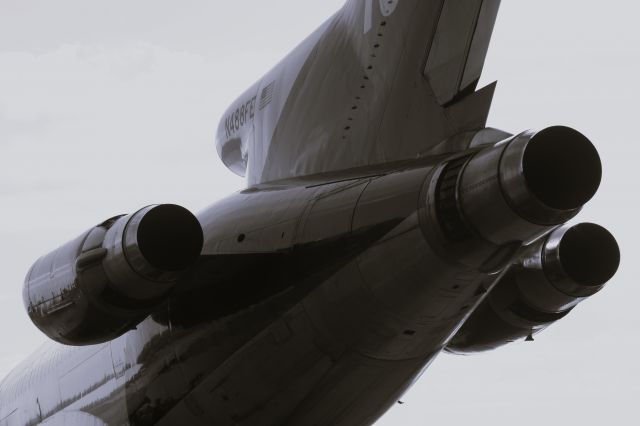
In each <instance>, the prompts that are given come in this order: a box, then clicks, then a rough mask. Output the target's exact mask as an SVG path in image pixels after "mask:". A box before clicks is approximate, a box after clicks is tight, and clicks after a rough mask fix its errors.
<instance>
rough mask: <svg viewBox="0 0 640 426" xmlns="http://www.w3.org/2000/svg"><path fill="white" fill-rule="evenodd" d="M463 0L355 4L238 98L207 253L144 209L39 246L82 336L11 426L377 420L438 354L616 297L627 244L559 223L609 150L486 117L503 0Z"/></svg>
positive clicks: (35, 285) (71, 328) (27, 396)
mask: <svg viewBox="0 0 640 426" xmlns="http://www.w3.org/2000/svg"><path fill="white" fill-rule="evenodd" d="M461 4H462V3H461V2H458V1H457V0H456V1H454V0H433V1H424V0H349V1H347V2H346V4H345V5H344V7H343V8H342V9H341V10H340V11H339V12H338V13H336V14H335V15H334V16H333V17H332V18H330V19H329V21H327V23H326V24H324V25H323V26H322V27H321V28H320V29H318V30H317V31H316V32H315V33H313V34H312V35H311V36H310V37H309V38H308V39H307V40H305V41H304V42H303V43H302V44H301V45H300V46H299V47H298V48H296V50H294V52H292V54H291V55H290V56H288V57H287V58H285V59H284V60H283V61H282V62H281V63H280V64H279V65H277V66H276V67H275V68H274V69H273V70H272V71H271V72H270V73H268V74H267V75H266V76H264V77H263V78H262V79H260V80H259V81H258V82H257V83H256V84H255V85H254V86H253V87H251V88H250V89H249V90H248V91H247V92H246V93H245V94H243V95H242V96H241V97H240V98H239V99H238V100H237V101H236V102H234V103H233V104H232V106H231V107H230V108H229V110H228V111H227V113H225V115H224V117H223V118H222V120H221V124H220V127H219V129H218V133H217V148H218V153H219V154H220V156H221V158H222V160H223V162H224V163H225V164H226V165H227V167H229V169H231V170H232V171H233V172H235V173H237V174H240V175H244V176H246V178H247V182H248V185H247V189H245V190H243V191H241V192H239V193H236V194H233V195H231V196H229V197H227V198H226V199H223V200H221V201H219V202H217V203H215V204H213V205H212V206H210V207H209V208H207V209H205V210H204V211H202V212H200V213H199V214H197V219H198V222H199V225H200V227H201V229H202V235H203V236H204V244H203V245H202V250H201V252H200V255H199V256H195V257H194V258H193V259H191V258H190V257H188V256H184V252H185V250H187V249H186V248H185V247H191V248H192V247H196V245H197V244H196V245H194V241H196V240H197V238H195V237H193V236H194V235H196V236H197V234H198V232H199V229H198V232H195V233H193V232H191V231H189V232H186V231H183V230H186V229H187V228H188V227H187V228H181V227H180V226H184V222H181V221H180V220H168V221H158V222H155V221H151V222H150V223H154V224H159V225H158V226H157V227H146V228H145V226H143V224H144V223H145V222H144V218H143V217H144V216H143V215H142V213H140V212H138V213H135V214H134V215H132V216H127V217H117V218H115V219H113V220H111V221H107V222H104V223H103V224H101V225H99V226H97V227H96V228H93V229H92V230H90V231H88V232H87V233H85V234H83V236H82V237H80V238H79V239H77V240H74V241H72V242H71V243H69V244H68V245H65V246H62V247H61V248H60V249H58V250H56V251H53V252H52V253H51V254H50V255H47V256H45V257H43V258H42V259H41V260H39V261H37V262H36V264H35V266H34V268H33V271H35V272H33V271H32V273H30V274H29V275H28V276H27V280H26V284H25V300H26V301H27V303H26V305H27V306H26V307H27V310H28V312H29V313H30V315H31V316H32V319H33V320H34V322H35V323H36V324H37V325H38V326H39V327H40V329H41V330H42V331H43V332H44V333H45V334H47V335H48V336H49V337H50V338H51V339H53V340H58V341H62V342H63V343H66V344H71V345H76V346H64V345H61V344H58V343H53V342H50V343H48V344H45V345H44V346H43V347H42V348H41V349H40V350H39V351H38V352H36V353H35V354H33V355H32V356H31V357H30V358H28V359H27V360H25V361H24V362H23V363H22V364H21V365H19V366H18V367H17V368H16V369H15V370H14V371H13V372H12V373H11V374H10V375H9V376H8V377H7V378H5V379H4V381H3V382H2V383H1V384H0V426H18V425H19V426H24V425H30V426H31V425H38V424H42V425H58V424H65V425H93V424H95V425H103V424H105V425H116V426H117V425H155V424H157V425H183V424H189V425H212V424H215V425H283V424H290V425H324V424H326V425H329V424H331V425H364V424H371V423H373V422H375V421H376V420H377V419H378V418H379V417H380V416H381V415H382V414H383V413H384V412H385V411H386V410H387V409H388V408H389V407H390V406H391V405H392V404H394V403H395V402H396V401H397V400H398V398H400V396H401V395H402V394H403V393H404V392H405V391H406V390H407V389H408V388H409V387H410V386H411V385H412V384H413V383H414V382H415V380H417V378H418V377H419V376H420V375H421V373H422V372H423V371H424V370H425V369H426V368H427V367H428V366H429V364H430V363H431V362H432V361H433V360H434V359H435V357H436V356H437V355H438V354H439V353H441V352H442V351H443V350H448V351H450V352H456V353H470V352H475V351H479V350H487V349H493V348H495V347H498V346H500V345H503V344H506V343H508V342H509V341H513V340H515V339H521V338H525V337H527V336H530V335H531V334H533V333H536V332H539V331H541V330H542V329H544V328H546V327H547V326H549V325H550V324H551V323H553V322H554V321H555V320H557V319H560V318H562V317H563V316H565V315H566V314H568V313H569V312H570V310H571V309H572V308H573V307H574V306H575V305H576V304H577V303H579V302H580V301H581V300H583V299H584V298H586V297H589V296H591V295H593V294H595V293H596V292H597V291H599V290H600V289H601V288H602V287H603V285H604V284H605V283H606V282H607V281H608V280H609V279H610V278H611V277H612V276H613V274H614V273H615V270H616V268H617V265H618V261H619V251H618V248H617V245H616V243H615V240H614V239H613V237H612V236H611V235H610V234H608V232H607V231H606V230H604V229H603V228H600V227H598V226H596V225H591V224H583V225H578V226H575V227H570V228H566V227H562V225H563V224H564V223H565V222H566V221H568V220H570V219H572V218H573V217H575V216H576V215H577V214H578V213H579V211H580V209H581V208H582V206H583V205H584V203H586V202H587V201H588V200H589V199H590V198H591V196H593V194H594V193H595V192H596V190H597V187H598V184H599V182H600V174H601V169H600V162H599V158H598V155H597V153H596V152H595V149H594V148H593V145H591V143H590V142H589V140H588V139H586V137H584V136H582V135H581V134H579V133H578V132H576V131H574V130H572V129H568V128H565V127H553V128H549V129H545V130H543V131H540V132H523V133H520V134H517V135H515V136H514V135H512V134H510V133H507V132H503V131H500V130H496V129H489V128H485V126H486V118H487V115H488V112H489V107H490V104H491V99H492V96H493V89H494V87H495V84H492V85H490V86H488V87H486V88H484V89H480V90H478V91H476V90H475V89H476V83H477V81H478V78H479V76H480V72H481V70H482V66H483V63H484V58H485V54H486V51H487V48H488V44H489V40H490V37H491V32H492V28H493V23H494V21H495V18H496V14H497V10H498V6H499V1H498V0H484V1H483V0H469V2H468V4H467V3H465V5H464V7H462V6H461ZM149 209H151V210H150V211H153V209H154V208H153V207H151V208H147V209H143V210H141V212H143V213H145V212H146V213H148V211H149ZM146 213H145V214H146ZM180 223H182V225H180ZM143 228H145V229H147V231H144V230H143ZM148 229H153V232H148ZM189 229H192V228H189ZM188 235H192V237H189V236H188ZM168 241H169V243H167V242H168ZM196 242H197V241H196ZM200 243H202V241H200ZM176 247H181V249H180V250H177V251H176ZM593 247H596V248H597V247H606V248H607V249H606V250H607V255H600V254H599V253H597V250H593ZM183 248H185V249H183ZM172 250H173V251H172ZM187 251H188V250H187ZM171 260H175V262H171ZM43 265H44V266H43ZM587 266H588V267H587ZM88 270H89V271H94V272H95V273H92V274H88V273H86V271H88ZM96 271H97V272H96ZM49 294H51V295H52V298H51V300H49V299H48V296H49ZM114 295H115V296H114ZM114 297H115V298H114ZM71 302H73V303H71ZM133 302H135V303H133ZM54 308H55V309H54Z"/></svg>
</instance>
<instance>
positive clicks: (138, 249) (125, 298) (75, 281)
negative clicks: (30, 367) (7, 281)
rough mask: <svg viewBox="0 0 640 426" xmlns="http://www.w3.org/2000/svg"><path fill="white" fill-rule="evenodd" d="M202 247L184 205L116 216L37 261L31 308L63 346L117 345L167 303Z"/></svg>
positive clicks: (27, 288) (31, 277)
mask: <svg viewBox="0 0 640 426" xmlns="http://www.w3.org/2000/svg"><path fill="white" fill-rule="evenodd" d="M202 245H203V232H202V227H201V226H200V223H199V222H198V219H197V218H196V217H195V216H194V215H193V214H191V213H190V212H189V211H188V210H186V209H184V208H182V207H180V206H176V205H170V204H165V205H155V206H149V207H145V208H143V209H141V210H139V211H138V212H136V213H133V214H131V215H127V216H117V217H114V218H112V219H109V220H107V221H105V222H103V223H101V224H100V225H98V226H96V227H94V228H91V229H90V230H88V231H87V232H85V233H83V234H82V235H81V236H80V237H78V238H76V239H74V240H72V241H70V242H69V243H67V244H65V245H63V246H62V247H60V248H58V249H56V250H54V251H53V252H51V253H49V254H47V255H46V256H43V257H41V258H40V259H39V260H37V261H36V263H35V264H34V265H33V266H32V267H31V269H30V271H29V273H28V275H27V277H26V280H25V285H24V288H23V300H24V303H25V307H26V309H27V311H28V313H29V317H30V318H31V320H32V321H33V323H34V324H35V325H36V326H37V327H38V328H39V329H40V330H41V331H42V332H43V333H45V334H46V335H47V336H48V337H49V338H51V339H53V340H55V341H57V342H60V343H63V344H68V345H90V344H96V343H102V342H107V341H110V340H112V339H114V338H116V337H118V336H120V335H122V334H124V333H125V332H127V331H128V330H130V329H132V328H134V327H135V326H136V325H137V324H138V323H139V322H140V321H142V320H143V319H144V318H145V317H146V316H148V315H149V314H151V313H152V312H154V311H155V310H156V309H157V308H158V307H159V306H161V305H162V304H163V303H165V302H166V299H167V295H168V294H169V293H170V292H171V291H172V290H173V288H174V287H175V285H176V284H177V283H178V281H179V279H180V278H181V276H183V274H184V273H185V272H186V271H187V270H188V269H189V267H190V266H191V265H192V264H194V263H195V261H196V260H197V259H198V257H199V255H200V252H201V250H202Z"/></svg>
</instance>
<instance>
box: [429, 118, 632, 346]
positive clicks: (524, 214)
mask: <svg viewBox="0 0 640 426" xmlns="http://www.w3.org/2000/svg"><path fill="white" fill-rule="evenodd" d="M601 173H602V172H601V164H600V160H599V156H598V154H597V152H596V150H595V148H594V147H593V145H592V144H591V143H590V142H589V141H588V140H587V139H586V138H585V137H584V136H583V135H581V134H580V133H578V132H576V131H574V130H572V129H569V128H566V127H552V128H548V129H545V130H543V131H541V132H538V133H529V132H525V133H523V134H521V135H518V136H516V137H514V138H512V139H510V140H508V141H506V142H504V143H500V144H498V145H496V146H495V147H493V148H490V149H486V150H483V151H480V152H479V153H477V154H475V155H474V156H473V157H472V158H471V159H468V158H463V161H458V164H456V163H455V162H453V163H450V164H449V165H448V166H447V167H446V168H445V170H444V172H443V177H442V178H441V179H440V181H439V184H438V189H437V191H436V194H437V198H436V200H435V203H434V204H435V206H436V209H435V213H436V216H437V218H438V222H439V223H440V225H441V229H442V230H443V234H444V239H445V240H446V241H447V244H448V247H449V248H450V250H452V251H453V252H454V253H456V254H457V255H458V256H459V257H460V258H463V259H464V258H466V259H468V261H471V262H473V261H474V260H482V259H487V255H486V254H484V255H482V254H483V253H498V254H499V256H494V257H493V259H491V258H490V259H491V260H489V261H486V260H485V261H484V262H485V263H484V264H482V265H480V267H481V268H484V269H485V270H486V271H487V272H490V271H491V270H492V269H495V270H496V271H497V270H502V269H503V267H504V265H505V263H504V262H505V261H506V264H507V265H509V268H510V269H509V270H508V272H507V273H506V274H505V276H504V277H503V278H502V279H500V281H499V282H498V283H497V285H496V286H495V287H494V288H487V289H486V290H489V291H490V293H489V295H488V296H487V298H486V299H485V300H484V301H483V302H482V303H481V304H480V305H479V307H478V308H477V309H476V310H475V312H474V313H473V314H472V315H471V317H470V318H468V319H467V320H466V322H465V323H464V325H463V326H462V328H461V329H460V330H459V331H458V333H457V334H456V335H455V337H454V338H453V340H452V341H451V342H450V343H449V345H448V347H447V349H448V350H449V351H451V352H458V353H466V352H476V351H482V350H489V349H493V348H495V347H497V346H501V345H503V344H506V343H509V342H511V341H514V340H517V339H520V338H524V337H527V336H530V335H531V334H533V333H536V332H539V331H540V330H542V329H544V328H546V327H547V326H548V325H549V324H551V323H553V322H554V321H556V320H558V319H560V318H562V317H564V316H565V315H566V314H568V313H569V312H570V311H571V309H573V308H574V307H575V306H576V305H577V304H578V303H579V302H581V301H582V300H584V299H585V298H587V297H589V296H591V295H593V294H595V293H596V292H598V291H599V290H600V289H601V288H602V287H603V286H604V284H605V283H606V282H607V281H608V280H609V279H611V277H613V275H614V274H615V272H616V270H617V268H618V265H619V261H620V252H619V248H618V245H617V243H616V241H615V239H614V238H613V236H612V235H611V234H610V233H609V232H608V231H606V230H605V229H604V228H602V227H600V226H598V225H594V224H580V225H576V226H565V227H561V228H558V227H559V226H561V225H563V224H564V223H566V222H567V221H568V220H570V219H572V218H573V217H575V216H576V215H577V213H578V212H579V211H580V210H581V208H582V207H583V205H584V204H585V203H586V202H587V201H589V200H590V199H591V198H592V197H593V195H594V194H595V192H596V191H597V189H598V186H599V184H600V179H601ZM449 176H450V177H449ZM447 179H449V181H447ZM550 231H551V232H550ZM478 237H479V238H478ZM522 243H524V246H522ZM499 247H503V248H504V247H512V250H508V249H506V251H505V250H500V249H499ZM516 251H517V254H516ZM476 256H478V257H476ZM514 259H515V260H514Z"/></svg>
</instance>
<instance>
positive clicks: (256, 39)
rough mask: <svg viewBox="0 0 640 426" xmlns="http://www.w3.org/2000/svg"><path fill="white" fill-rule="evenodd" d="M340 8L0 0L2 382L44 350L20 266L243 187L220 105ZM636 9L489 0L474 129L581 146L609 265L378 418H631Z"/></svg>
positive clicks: (639, 91) (439, 370) (592, 214)
mask: <svg viewBox="0 0 640 426" xmlns="http://www.w3.org/2000/svg"><path fill="white" fill-rule="evenodd" d="M342 3H343V1H342V0H315V1H311V0H272V1H265V0H235V1H231V2H229V1H220V0H210V1H194V0H187V1H185V0H181V1H179V2H178V1H165V0H154V1H150V0H136V1H131V0H127V1H123V0H110V1H86V0H75V1H72V0H58V1H55V2H53V1H46V0H41V1H35V0H0V270H1V271H2V274H3V276H2V278H3V279H2V281H0V339H2V340H1V342H2V343H1V344H0V377H2V376H4V374H6V373H7V372H8V371H9V370H10V369H11V367H12V366H13V365H14V364H15V363H16V362H18V361H19V360H20V359H22V358H23V357H25V356H26V355H27V354H28V353H29V352H31V350H33V349H34V348H35V347H36V346H37V345H39V344H40V343H41V342H42V341H43V340H44V339H45V337H44V336H43V335H41V334H40V333H39V332H38V331H37V330H36V329H35V327H33V326H32V325H31V323H30V321H29V319H28V318H27V315H26V313H25V312H24V309H23V306H22V299H21V288H22V281H23V278H24V275H25V273H26V271H27V269H28V268H29V266H30V265H31V264H32V263H33V261H34V260H35V259H36V258H37V257H39V256H40V255H42V254H44V253H46V252H48V251H49V250H51V249H52V248H54V247H56V246H58V245H60V244H61V243H63V242H65V241H67V240H69V239H70V238H72V237H74V236H76V235H78V234H79V233H80V232H81V231H83V230H85V229H87V228H88V227H89V226H92V225H94V224H95V223H97V222H99V221H101V220H103V219H106V218H107V217H110V216H112V215H114V214H117V213H122V212H131V211H133V210H135V209H137V208H139V207H141V206H143V205H146V204H150V203H157V202H175V203H179V204H183V205H185V206H187V207H189V208H191V209H193V210H195V211H197V210H199V209H201V208H203V207H205V206H206V205H207V204H209V203H210V202H212V201H214V200H216V199H218V198H220V197H222V196H224V195H225V194H228V193H230V192H233V191H235V190H237V189H239V188H241V187H242V185H243V181H242V180H241V179H240V178H237V177H235V176H234V175H233V174H231V173H230V172H228V171H227V170H226V169H225V168H224V166H223V165H222V164H221V162H220V161H219V160H218V158H217V156H216V154H215V148H214V141H213V133H214V130H215V129H216V127H217V122H218V119H219V117H220V115H221V113H222V112H223V111H224V110H225V108H226V106H227V105H228V104H229V103H230V102H231V101H232V100H233V99H235V97H236V96H237V95H239V94H241V93H242V92H243V91H244V89H246V88H247V87H248V86H249V85H250V84H251V83H253V82H254V81H255V80H257V79H258V78H259V77H260V76H261V75H262V74H263V73H264V72H265V71H267V70H268V69H269V68H270V67H271V66H272V65H274V64H275V63H276V62H277V61H278V60H279V59H280V58H281V57H283V56H284V55H285V54H286V53H287V52H288V51H289V50H290V49H291V48H292V47H294V46H295V45H296V44H297V43H298V42H299V41H301V40H302V39H303V38H304V36H306V35H307V34H308V33H310V32H311V31H312V30H313V29H315V28H316V27H317V26H318V25H319V24H320V23H321V22H322V21H324V20H325V19H326V18H327V17H328V16H329V15H331V14H332V13H333V12H334V11H335V10H337V9H338V8H339V7H340V6H341V5H342ZM639 12H640V6H638V5H637V3H636V2H631V1H628V0H612V1H608V2H606V3H603V2H601V1H592V0H586V1H585V0H563V1H557V0H536V1H535V2H533V1H518V0H504V1H503V5H502V8H501V11H500V15H499V17H498V23H497V26H496V30H495V33H494V38H493V42H492V47H491V49H490V51H489V55H488V58H487V64H486V67H485V71H484V74H483V82H484V83H489V82H491V81H493V80H498V81H499V85H498V90H497V93H496V98H495V101H494V107H493V111H492V114H491V117H490V125H491V126H493V127H498V128H502V129H505V130H509V131H513V132H518V131H521V130H524V129H528V128H543V127H545V126H548V125H552V124H565V125H569V126H573V127H575V128H577V129H579V130H581V131H582V132H583V133H585V134H586V135H587V136H589V137H590V138H591V139H592V140H593V141H594V143H595V144H596V146H597V147H598V149H599V150H600V153H601V156H602V159H603V162H604V167H605V175H604V180H603V184H602V187H601V190H600V193H599V194H598V195H597V196H596V198H595V199H594V201H592V202H591V203H590V204H589V205H588V206H587V208H586V209H585V211H584V212H583V213H582V214H581V216H580V217H579V219H580V220H586V221H594V222H597V223H600V224H602V225H604V226H606V227H607V228H609V229H610V230H611V231H612V232H613V233H614V234H615V235H616V237H617V238H618V240H619V243H620V246H621V248H622V252H623V261H622V266H621V270H620V272H619V273H618V275H617V276H616V277H615V279H614V280H613V282H612V283H611V284H610V285H609V286H608V287H607V288H606V289H605V290H604V291H603V292H602V293H600V294H598V295H597V296H595V297H594V298H593V299H591V300H589V301H587V302H585V303H583V304H582V305H580V306H579V307H578V308H577V309H576V310H575V311H574V312H573V313H572V314H571V315H570V316H569V317H567V318H566V319H564V320H562V321H561V322H560V323H558V324H556V325H554V326H553V327H551V328H550V329H549V330H547V331H546V332H545V333H544V334H542V335H540V337H539V338H538V339H537V341H536V342H534V343H528V344H524V343H522V344H514V345H512V346H510V347H506V348H503V349H500V350H498V351H495V352H492V353H488V354H484V355H480V356H475V357H463V358H460V357H453V356H444V355H443V356H442V357H441V358H439V359H438V360H437V361H436V362H435V364H434V365H433V366H432V367H431V368H430V369H429V370H428V371H427V372H426V374H425V375H424V376H423V378H422V379H421V380H420V382H419V383H418V384H417V385H416V386H415V387H414V388H413V389H412V390H411V391H410V392H409V393H408V394H407V395H406V396H405V397H404V398H403V399H404V401H405V404H404V405H401V406H400V405H398V406H397V407H395V408H394V409H393V410H391V412H390V413H389V414H387V416H385V418H383V419H382V420H381V421H380V422H379V425H382V426H390V425H408V426H412V425H425V424H434V425H438V424H451V425H458V424H459V425H466V424H491V425H493V426H502V425H512V424H518V425H519V426H529V425H531V426H533V425H535V426H539V425H557V424H562V423H567V422H569V424H576V425H581V426H588V425H594V426H595V425H598V426H599V425H602V424H616V425H633V424H640V415H639V414H638V410H637V408H636V405H637V403H638V400H639V399H640V362H638V359H639V356H640V343H639V342H638V335H639V330H640V315H638V314H637V312H638V311H639V309H638V304H639V303H640V288H639V286H638V283H637V278H636V277H635V276H634V275H633V273H634V272H635V270H633V264H634V263H635V261H636V259H638V258H639V257H640V256H639V255H640V249H638V241H639V240H640V238H639V237H640V235H639V232H638V226H637V221H638V218H639V217H640V209H639V201H640V195H639V192H640V191H638V189H637V184H638V180H639V179H638V168H639V164H640V163H639V161H640V160H639V159H640V155H639V154H640V140H638V125H639V124H640V108H639V107H638V97H639V95H640V77H639V76H640V47H639V46H640V26H638V23H637V19H638V16H639ZM445 422H446V423H445Z"/></svg>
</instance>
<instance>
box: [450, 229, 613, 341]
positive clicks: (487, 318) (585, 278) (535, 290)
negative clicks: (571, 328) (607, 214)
mask: <svg viewBox="0 0 640 426" xmlns="http://www.w3.org/2000/svg"><path fill="white" fill-rule="evenodd" d="M619 263H620V250H619V248H618V244H617V242H616V240H615V239H614V237H613V236H612V235H611V234H610V233H609V232H608V231H607V230H606V229H604V228H602V227H601V226H599V225H595V224H591V223H582V224H579V225H575V226H565V227H561V228H558V229H556V230H555V231H553V232H552V233H550V234H549V235H548V236H546V237H545V238H541V239H540V240H539V241H537V242H535V243H533V244H531V245H529V246H527V247H525V248H524V249H523V251H522V253H521V255H519V256H518V260H517V261H516V262H515V264H514V265H513V267H512V268H511V269H510V270H509V271H508V272H507V273H506V274H505V276H504V277H503V278H502V279H501V280H500V281H499V282H498V283H497V284H496V286H495V287H494V288H493V289H492V290H491V292H490V293H489V295H488V296H487V297H486V298H485V299H484V300H483V302H482V303H481V304H480V305H479V306H478V308H477V309H476V310H475V311H474V313H473V314H472V315H471V316H470V317H469V319H468V320H467V321H466V322H465V323H464V325H463V326H462V328H461V329H460V330H459V331H458V333H457V334H456V335H455V336H454V338H453V339H452V340H451V342H450V343H449V345H448V347H447V350H448V351H449V352H453V353H470V352H480V351H486V350H490V349H494V348H496V347H499V346H502V345H505V344H507V343H510V342H513V341H515V340H518V339H522V338H529V339H532V338H533V335H534V334H536V333H538V332H540V331H541V330H543V329H545V328H546V327H548V326H549V325H550V324H552V323H553V322H555V321H557V320H559V319H561V318H563V317H564V316H566V315H567V314H568V313H569V312H571V310H572V309H573V308H574V307H575V306H576V305H577V304H578V303H580V302H581V301H583V300H585V299H586V298H588V297H590V296H592V295H594V294H596V293H597V292H598V291H600V290H601V289H602V288H603V286H604V285H605V284H606V283H607V281H609V279H611V278H612V277H613V275H614V274H615V273H616V271H617V269H618V266H619Z"/></svg>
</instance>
